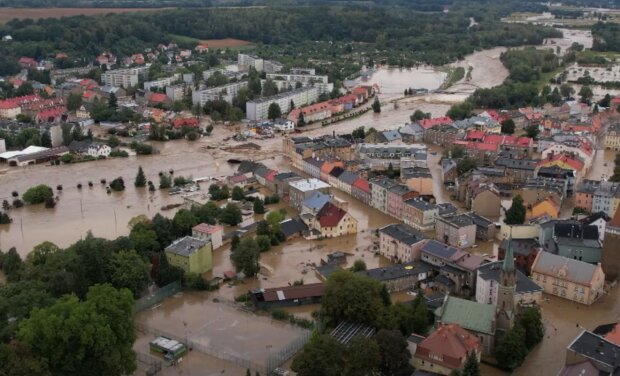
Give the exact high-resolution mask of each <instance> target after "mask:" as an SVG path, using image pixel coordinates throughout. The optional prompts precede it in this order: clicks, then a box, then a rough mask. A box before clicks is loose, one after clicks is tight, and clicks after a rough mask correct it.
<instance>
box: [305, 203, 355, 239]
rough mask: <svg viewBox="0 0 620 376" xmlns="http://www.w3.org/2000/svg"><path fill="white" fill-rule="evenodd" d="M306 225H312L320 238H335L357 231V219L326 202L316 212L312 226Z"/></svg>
mask: <svg viewBox="0 0 620 376" xmlns="http://www.w3.org/2000/svg"><path fill="white" fill-rule="evenodd" d="M308 227H313V228H314V230H316V231H318V232H319V233H320V236H321V237H322V238H335V237H338V236H345V235H350V234H355V233H357V220H356V219H355V218H353V217H352V216H351V214H349V213H347V211H345V210H344V209H341V208H339V207H338V206H336V205H334V204H332V203H331V202H328V203H327V204H325V205H323V207H322V208H321V210H319V212H318V213H317V214H316V219H315V220H314V226H310V225H309V226H308Z"/></svg>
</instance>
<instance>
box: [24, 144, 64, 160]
mask: <svg viewBox="0 0 620 376" xmlns="http://www.w3.org/2000/svg"><path fill="white" fill-rule="evenodd" d="M68 152H69V148H67V147H66V146H59V147H57V148H52V149H46V150H42V151H38V152H36V153H29V154H20V155H18V156H17V157H15V159H16V160H17V162H26V161H31V160H37V159H43V158H48V157H54V156H57V155H60V154H65V153H68Z"/></svg>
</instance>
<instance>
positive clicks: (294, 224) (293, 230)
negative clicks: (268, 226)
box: [280, 218, 308, 238]
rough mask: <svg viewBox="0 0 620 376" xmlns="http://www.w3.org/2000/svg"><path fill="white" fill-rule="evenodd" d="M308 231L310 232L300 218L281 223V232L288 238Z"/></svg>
mask: <svg viewBox="0 0 620 376" xmlns="http://www.w3.org/2000/svg"><path fill="white" fill-rule="evenodd" d="M306 230H308V226H306V224H305V223H304V222H303V221H302V220H301V219H299V218H289V219H285V220H284V221H282V222H280V231H282V233H283V234H284V236H286V237H287V238H288V237H289V236H292V235H295V234H298V233H302V232H303V231H306Z"/></svg>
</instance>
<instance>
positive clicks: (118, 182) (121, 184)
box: [110, 176, 125, 192]
mask: <svg viewBox="0 0 620 376" xmlns="http://www.w3.org/2000/svg"><path fill="white" fill-rule="evenodd" d="M110 189H111V190H113V191H116V192H121V191H124V190H125V181H124V180H123V178H122V177H120V176H119V177H118V178H116V179H114V180H112V181H111V182H110Z"/></svg>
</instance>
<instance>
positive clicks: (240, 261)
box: [230, 238, 260, 277]
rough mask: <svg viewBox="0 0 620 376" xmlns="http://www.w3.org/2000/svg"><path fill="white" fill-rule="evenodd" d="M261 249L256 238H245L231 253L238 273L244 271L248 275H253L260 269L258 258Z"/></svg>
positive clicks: (231, 258)
mask: <svg viewBox="0 0 620 376" xmlns="http://www.w3.org/2000/svg"><path fill="white" fill-rule="evenodd" d="M259 258H260V250H259V248H258V244H257V243H256V240H255V239H253V238H245V239H243V240H241V242H240V243H239V245H238V246H237V247H236V248H235V249H234V250H233V251H232V253H231V254H230V260H231V261H232V263H233V265H234V266H235V270H236V271H237V273H240V272H243V273H244V274H245V275H246V276H249V277H252V276H254V275H256V273H258V271H259V270H260V265H259V264H258V260H259Z"/></svg>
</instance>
